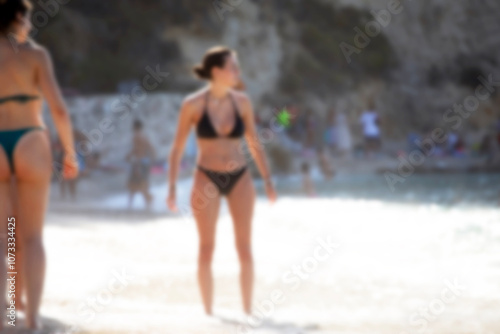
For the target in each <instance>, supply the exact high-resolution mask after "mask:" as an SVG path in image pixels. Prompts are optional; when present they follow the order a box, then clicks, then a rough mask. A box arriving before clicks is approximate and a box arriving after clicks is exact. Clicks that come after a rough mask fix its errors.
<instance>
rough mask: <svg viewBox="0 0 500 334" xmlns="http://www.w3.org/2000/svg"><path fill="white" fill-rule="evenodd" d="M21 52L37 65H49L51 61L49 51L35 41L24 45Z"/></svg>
mask: <svg viewBox="0 0 500 334" xmlns="http://www.w3.org/2000/svg"><path fill="white" fill-rule="evenodd" d="M20 50H22V52H24V53H25V54H26V55H27V56H28V57H29V58H30V60H32V61H33V62H35V63H37V64H47V63H48V62H49V61H50V59H51V56H50V52H49V50H47V48H45V47H44V46H42V45H40V44H38V43H36V42H33V41H30V42H27V43H25V44H23V45H22V46H21V47H20Z"/></svg>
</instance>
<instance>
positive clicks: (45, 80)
mask: <svg viewBox="0 0 500 334" xmlns="http://www.w3.org/2000/svg"><path fill="white" fill-rule="evenodd" d="M30 16H31V4H30V2H29V1H27V0H0V73H2V75H1V76H0V219H1V222H0V226H2V231H1V232H0V245H1V246H2V252H3V253H2V255H1V256H2V257H3V258H4V259H5V257H6V255H7V253H8V252H10V253H13V252H14V251H15V252H16V264H15V270H11V268H9V271H16V272H17V277H16V295H17V298H16V301H17V305H16V309H19V308H18V307H17V306H18V305H19V303H20V302H21V298H20V296H19V294H20V290H21V291H23V292H24V293H25V295H26V306H25V307H23V308H24V311H25V315H26V325H27V327H28V328H30V329H40V328H41V324H40V320H39V308H40V302H41V298H42V291H43V284H44V274H45V253H44V246H43V240H42V228H43V220H44V215H45V210H46V206H47V200H48V193H49V185H50V179H51V174H52V161H51V152H50V140H49V136H48V133H47V131H46V129H45V124H44V122H43V119H42V96H43V97H44V98H45V99H46V100H47V102H48V104H49V107H50V110H51V113H52V117H53V119H54V123H55V126H56V128H57V131H58V133H59V135H60V137H61V141H62V143H63V146H64V150H65V157H64V163H63V165H64V166H63V177H64V178H66V179H73V178H75V177H76V176H77V174H78V164H77V162H76V159H75V152H74V143H73V135H72V126H71V121H70V118H69V114H68V111H67V109H66V106H65V104H64V101H63V99H62V96H61V93H60V91H59V88H58V84H57V81H56V79H55V76H54V73H53V68H52V62H51V59H50V55H49V53H48V52H47V51H46V50H45V49H44V48H43V47H41V46H39V45H37V44H35V43H33V42H32V41H30V40H29V36H28V35H29V32H30V29H31V24H30ZM13 218H14V219H13ZM13 227H15V230H14V232H15V235H14V236H15V245H14V243H13V241H14V240H12V239H10V238H11V237H12V236H11V235H9V234H8V233H11V232H12V228H13ZM8 228H10V230H8ZM14 248H15V249H14ZM19 252H21V253H19ZM6 269H7V266H6V265H5V264H4V265H0V271H1V275H0V276H1V278H0V291H4V293H5V291H6V277H5V276H6ZM20 279H22V281H24V282H22V281H20ZM23 287H24V289H22V288H23ZM7 306H8V305H6V301H5V298H4V297H0V310H1V311H0V312H1V313H2V314H6V309H7ZM4 319H5V317H2V319H1V320H0V330H1V329H2V328H3V326H4V324H3V322H4Z"/></svg>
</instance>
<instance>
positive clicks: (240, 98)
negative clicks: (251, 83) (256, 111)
mask: <svg viewBox="0 0 500 334" xmlns="http://www.w3.org/2000/svg"><path fill="white" fill-rule="evenodd" d="M231 94H232V95H233V96H234V98H235V100H236V103H237V104H238V106H239V107H241V108H242V109H244V110H250V111H251V110H252V101H251V100H250V97H249V96H248V94H247V93H245V92H241V91H237V90H231Z"/></svg>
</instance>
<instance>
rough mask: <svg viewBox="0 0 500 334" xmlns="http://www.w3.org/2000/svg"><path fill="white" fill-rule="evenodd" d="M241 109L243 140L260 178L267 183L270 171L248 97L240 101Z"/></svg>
mask: <svg viewBox="0 0 500 334" xmlns="http://www.w3.org/2000/svg"><path fill="white" fill-rule="evenodd" d="M241 107H242V110H243V115H242V117H243V121H244V123H245V140H246V142H247V144H248V149H249V150H250V153H251V155H252V157H253V159H254V160H255V163H256V165H257V168H258V169H259V172H260V174H261V175H262V178H263V179H265V180H266V181H269V179H270V177H271V171H270V169H269V166H268V164H267V159H266V154H265V151H264V148H263V147H262V145H261V143H260V140H259V136H258V134H257V128H256V126H255V123H256V122H255V113H254V110H253V106H252V102H251V101H250V99H249V98H248V97H246V96H245V97H244V98H242V99H241Z"/></svg>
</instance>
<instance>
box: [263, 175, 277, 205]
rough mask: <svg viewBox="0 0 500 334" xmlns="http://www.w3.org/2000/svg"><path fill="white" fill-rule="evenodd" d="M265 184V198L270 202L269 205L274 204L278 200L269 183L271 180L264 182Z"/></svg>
mask: <svg viewBox="0 0 500 334" xmlns="http://www.w3.org/2000/svg"><path fill="white" fill-rule="evenodd" d="M265 184H266V194H267V198H269V201H271V203H274V202H276V200H277V198H278V194H277V193H276V190H275V189H274V185H273V183H272V182H271V180H266V183H265Z"/></svg>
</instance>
